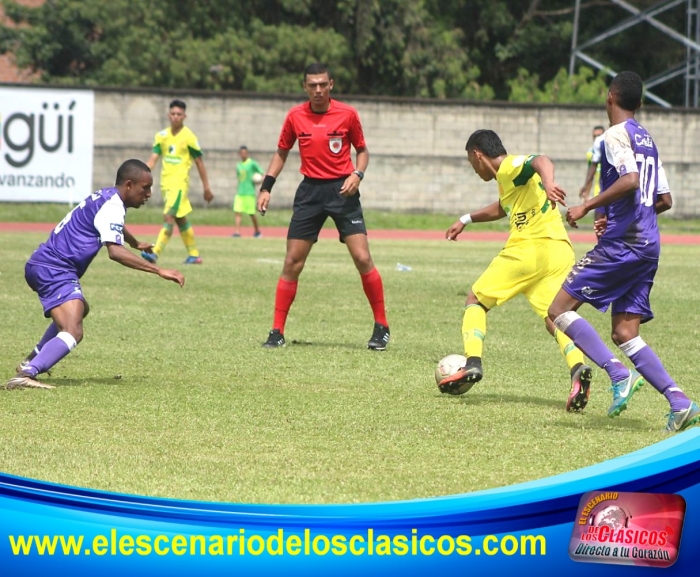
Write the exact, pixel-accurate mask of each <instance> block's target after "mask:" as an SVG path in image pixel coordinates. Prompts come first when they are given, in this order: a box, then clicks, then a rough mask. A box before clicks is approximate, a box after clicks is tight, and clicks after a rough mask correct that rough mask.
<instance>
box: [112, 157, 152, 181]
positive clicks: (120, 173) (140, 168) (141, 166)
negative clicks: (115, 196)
mask: <svg viewBox="0 0 700 577" xmlns="http://www.w3.org/2000/svg"><path fill="white" fill-rule="evenodd" d="M144 172H151V169H150V168H148V165H147V164H146V163H145V162H141V161H140V160H138V159H136V158H131V159H129V160H127V161H125V162H123V163H122V165H121V166H120V167H119V170H117V182H116V184H117V185H120V184H124V183H125V182H126V181H127V180H138V178H139V177H140V176H141V174H142V173H144Z"/></svg>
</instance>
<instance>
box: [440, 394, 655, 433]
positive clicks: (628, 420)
mask: <svg viewBox="0 0 700 577" xmlns="http://www.w3.org/2000/svg"><path fill="white" fill-rule="evenodd" d="M439 396H440V397H441V398H446V399H450V398H453V399H455V401H456V402H459V403H464V404H467V405H469V406H480V405H487V404H488V405H491V406H493V405H494V403H508V404H511V403H516V404H520V405H537V406H540V407H552V408H554V409H560V410H561V417H562V418H561V420H560V421H559V422H557V423H556V424H557V425H559V426H562V427H568V428H571V429H577V430H580V429H581V427H588V428H592V429H610V428H613V429H627V430H640V431H648V430H649V427H650V426H653V425H654V423H650V422H649V421H648V420H643V419H640V418H635V417H630V416H628V415H626V414H623V415H622V416H621V417H615V418H612V419H611V418H610V417H608V416H607V415H606V414H605V413H599V414H594V411H591V410H587V411H583V412H581V413H576V412H570V413H569V412H566V411H565V409H564V407H565V399H561V400H555V399H545V398H542V397H527V396H524V395H508V394H506V395H497V394H490V393H482V394H473V393H472V392H471V391H470V392H468V393H465V394H464V395H443V394H439ZM584 418H585V422H583V421H582V420H581V419H584ZM659 430H661V426H659Z"/></svg>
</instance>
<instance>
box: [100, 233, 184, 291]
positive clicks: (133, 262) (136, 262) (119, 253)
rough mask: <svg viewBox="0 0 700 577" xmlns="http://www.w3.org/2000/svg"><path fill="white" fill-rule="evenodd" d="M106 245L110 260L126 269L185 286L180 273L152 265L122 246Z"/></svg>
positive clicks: (109, 243) (110, 243)
mask: <svg viewBox="0 0 700 577" xmlns="http://www.w3.org/2000/svg"><path fill="white" fill-rule="evenodd" d="M106 245H107V252H108V253H109V258H110V259H111V260H113V261H115V262H118V263H119V264H121V265H124V266H125V267H128V268H133V269H134V270H141V271H143V272H150V273H153V274H157V275H158V276H159V277H160V278H162V279H165V280H171V281H173V282H176V283H177V284H179V285H180V286H184V285H185V277H184V276H183V275H182V273H180V272H179V271H176V270H170V269H164V268H160V267H158V266H156V265H154V264H151V263H150V262H148V261H146V260H143V259H141V258H139V257H138V256H136V255H135V254H134V253H132V252H131V251H129V250H128V249H126V248H125V247H124V246H122V245H121V244H117V243H113V242H108V243H106Z"/></svg>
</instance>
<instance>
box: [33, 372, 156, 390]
mask: <svg viewBox="0 0 700 577" xmlns="http://www.w3.org/2000/svg"><path fill="white" fill-rule="evenodd" d="M148 380H149V379H148V377H130V378H126V379H124V378H122V377H121V375H115V376H113V377H98V378H91V377H86V378H83V379H69V378H58V379H56V378H54V379H46V380H42V382H44V383H46V384H47V385H53V386H55V387H56V388H57V389H58V388H62V387H85V386H90V385H109V386H115V385H119V386H122V385H137V384H141V383H145V382H146V381H148Z"/></svg>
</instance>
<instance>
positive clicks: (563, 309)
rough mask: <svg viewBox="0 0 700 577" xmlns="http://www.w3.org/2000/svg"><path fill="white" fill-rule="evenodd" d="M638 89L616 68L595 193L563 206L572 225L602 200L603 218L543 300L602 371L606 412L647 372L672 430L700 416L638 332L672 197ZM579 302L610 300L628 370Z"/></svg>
mask: <svg viewBox="0 0 700 577" xmlns="http://www.w3.org/2000/svg"><path fill="white" fill-rule="evenodd" d="M642 90H643V87H642V80H641V78H640V77H639V76H638V75H637V74H635V73H634V72H620V74H618V75H617V76H615V78H614V79H613V81H612V83H611V84H610V90H609V92H608V97H607V112H608V119H609V120H610V128H609V129H608V130H607V131H606V132H605V146H604V152H605V154H604V155H603V157H602V172H601V179H602V185H601V193H600V194H599V195H598V196H596V197H594V198H592V199H589V200H587V201H586V202H584V203H583V204H582V205H580V206H574V207H570V208H569V209H568V210H567V214H566V219H567V221H568V222H569V224H570V225H571V226H573V227H576V226H577V225H576V221H578V220H579V219H581V218H582V217H583V216H585V215H586V214H587V213H588V212H589V211H591V210H596V209H598V208H601V207H603V208H605V220H606V222H605V223H602V224H601V223H598V224H597V225H596V226H597V231H598V232H600V233H601V234H600V236H599V240H598V244H597V245H596V246H595V247H594V248H593V250H591V251H590V252H588V253H587V254H586V256H584V257H583V258H582V259H581V260H580V261H579V262H578V263H577V264H576V265H574V268H573V269H572V270H571V272H570V273H569V276H568V277H567V278H566V280H565V281H564V284H563V286H562V288H561V289H560V291H559V293H558V294H557V296H556V297H555V298H554V301H553V302H552V304H551V306H550V307H549V318H550V319H552V321H553V322H554V324H555V325H556V327H557V328H558V329H559V330H560V331H563V332H564V333H566V335H567V336H568V337H569V338H570V339H571V340H572V341H574V343H575V344H576V346H577V347H579V348H580V349H581V350H582V351H583V352H584V353H585V354H586V355H587V356H588V357H589V358H590V359H591V360H592V361H593V362H594V363H596V364H597V365H598V366H599V367H600V368H602V369H604V370H605V371H606V372H607V373H608V376H609V377H610V380H611V381H612V390H613V402H612V405H610V408H609V409H608V416H609V417H616V416H617V415H619V414H620V413H621V412H622V411H624V410H625V409H626V408H627V403H628V402H629V400H630V399H631V398H632V395H633V394H634V393H635V392H636V391H637V390H638V389H639V388H640V387H641V386H642V385H643V384H644V381H645V380H646V381H647V382H648V383H650V384H651V385H652V386H653V387H654V388H655V389H656V390H657V391H659V392H660V393H662V394H663V395H664V396H665V397H666V399H667V400H668V402H669V405H670V407H671V410H670V413H669V415H668V421H667V423H666V430H667V431H668V432H678V431H682V430H683V429H685V428H687V427H690V426H691V425H694V424H696V423H698V422H700V408H698V405H697V404H695V403H694V402H693V401H691V400H690V399H689V398H688V397H687V396H686V395H685V394H684V393H683V391H682V390H681V389H680V387H678V385H677V384H676V383H675V382H674V381H673V379H672V378H671V376H670V375H669V374H668V372H667V371H666V369H665V368H664V366H663V364H662V363H661V360H660V359H659V357H658V356H657V355H656V353H655V352H654V351H653V350H652V349H651V347H649V346H648V345H647V344H646V343H645V342H644V341H643V340H642V337H641V336H639V325H640V324H641V323H644V322H646V321H649V320H651V319H652V318H653V317H654V315H653V313H652V311H651V306H650V303H649V293H650V292H651V287H652V285H653V283H654V275H655V274H656V269H657V267H658V262H659V252H660V240H659V229H658V226H657V223H656V215H657V214H658V213H660V212H663V211H664V210H668V209H669V208H671V202H672V200H671V194H670V191H669V187H668V182H667V180H666V175H665V173H664V170H663V166H662V165H661V161H660V160H659V153H658V150H657V149H656V145H655V144H654V140H653V139H652V138H651V136H650V135H649V133H648V132H647V131H646V130H645V129H644V128H643V127H642V126H641V125H640V124H639V123H638V122H637V121H636V120H635V118H634V115H635V112H636V111H637V110H638V109H639V107H640V106H641V104H642ZM583 303H589V304H591V305H593V306H594V307H595V308H597V309H598V310H600V311H603V312H604V311H606V310H607V308H608V306H611V309H612V310H611V315H612V316H611V320H612V340H613V342H614V343H615V344H616V345H617V346H618V347H620V350H621V351H622V352H623V353H624V354H625V355H627V357H629V359H630V360H631V361H632V363H633V364H634V366H635V369H636V370H633V371H630V370H629V369H628V368H627V367H625V365H624V364H622V363H621V362H620V361H619V360H618V359H617V358H615V355H614V354H613V353H612V351H611V350H610V349H609V348H608V347H607V346H606V345H605V343H603V341H602V339H601V338H600V336H598V334H597V333H596V332H595V329H593V327H592V326H591V325H590V324H589V323H588V322H587V321H586V320H585V319H583V318H581V316H579V314H578V313H577V312H576V311H577V310H578V308H579V307H580V306H581V305H582V304H583Z"/></svg>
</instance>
